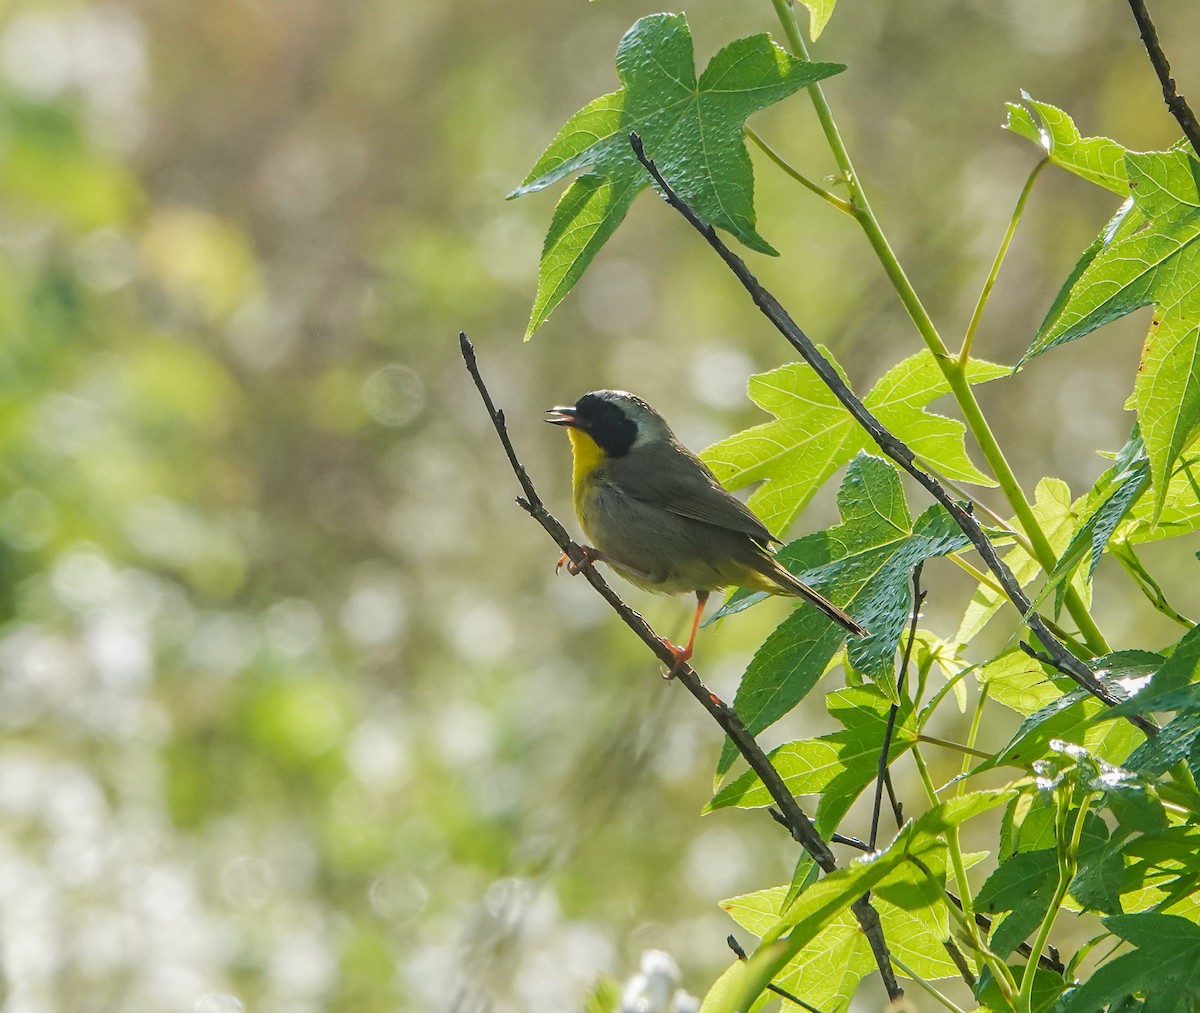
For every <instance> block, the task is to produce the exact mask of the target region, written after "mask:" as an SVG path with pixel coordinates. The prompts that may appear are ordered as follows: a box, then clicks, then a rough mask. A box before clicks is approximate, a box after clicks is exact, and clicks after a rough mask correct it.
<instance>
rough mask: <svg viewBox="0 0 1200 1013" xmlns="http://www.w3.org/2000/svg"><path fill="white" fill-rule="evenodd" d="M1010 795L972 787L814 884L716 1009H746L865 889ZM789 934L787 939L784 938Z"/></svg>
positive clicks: (724, 1012) (938, 848) (717, 1012)
mask: <svg viewBox="0 0 1200 1013" xmlns="http://www.w3.org/2000/svg"><path fill="white" fill-rule="evenodd" d="M1011 797H1012V791H1011V790H1009V789H1001V790H997V791H983V792H973V793H971V794H969V795H962V796H959V797H957V798H954V799H951V800H949V801H947V802H943V803H941V804H940V805H936V806H934V807H933V808H931V809H929V810H927V811H926V812H924V813H922V814H921V816H920V818H919V819H917V820H914V821H912V822H910V823H908V824H906V825H905V827H904V829H902V830H901V831H900V833H898V834H897V835H896V837H895V839H894V840H893V841H892V843H891V844H890V845H889V846H888V847H887V849H886V850H884V851H882V852H878V853H876V854H873V855H869V856H864V857H863V858H860V859H856V860H855V861H853V862H851V863H850V865H849V866H848V867H846V868H844V869H839V870H838V871H837V872H834V873H832V874H830V875H829V876H826V877H825V878H824V879H821V880H819V881H818V882H816V883H814V884H813V885H812V886H811V887H809V889H808V890H806V891H805V892H804V893H802V894H801V895H800V897H799V898H797V900H796V902H795V903H794V904H793V905H792V906H791V907H790V908H788V909H787V910H786V912H784V913H782V914H781V916H780V917H779V919H778V920H777V922H776V923H775V925H774V926H772V927H771V928H770V930H768V931H767V932H765V934H764V938H763V943H762V945H760V946H759V947H758V949H757V950H756V951H755V952H754V954H753V955H752V956H751V957H750V959H749V960H748V961H747V962H746V964H745V965H744V966H743V968H742V975H741V981H740V983H739V984H738V987H737V988H736V989H733V990H731V992H730V993H729V994H728V996H727V997H726V1001H725V1002H724V1003H722V1004H720V1005H717V1006H715V1007H714V1010H713V1013H733V1011H734V1010H741V1009H745V1008H746V1007H747V1006H749V1005H750V1003H751V1002H753V1001H754V1000H755V999H756V998H757V997H758V996H759V995H760V994H761V993H762V992H763V991H764V989H765V988H766V986H767V983H769V982H773V981H774V980H775V979H776V977H777V975H778V974H779V973H780V971H782V969H783V968H784V967H786V966H787V965H788V963H789V962H790V961H791V960H792V959H794V958H795V956H796V955H797V954H799V953H801V952H802V951H803V950H804V948H805V947H806V946H807V945H808V943H810V942H811V941H812V940H813V939H814V938H816V936H817V934H818V933H823V932H824V931H825V929H826V927H828V926H830V925H831V924H832V923H833V922H834V920H835V919H836V918H837V917H838V916H839V914H840V913H841V912H843V911H845V909H846V908H847V907H849V906H850V905H851V904H853V903H854V901H856V900H857V899H858V898H859V897H861V896H862V895H863V894H864V893H866V892H868V891H872V890H875V889H877V888H881V887H882V886H883V885H884V884H885V883H887V881H888V880H889V878H891V877H896V876H900V877H901V878H907V877H906V876H905V874H904V873H902V872H900V871H899V870H902V869H907V868H911V866H910V865H909V859H910V858H914V857H915V858H918V859H921V860H924V859H927V858H935V857H936V856H940V855H942V854H944V853H945V846H946V845H945V834H946V831H947V830H948V829H950V828H951V827H956V826H959V825H960V824H962V823H964V822H966V821H967V820H969V819H972V818H974V817H975V816H978V815H980V814H981V813H983V812H986V811H987V810H989V809H991V808H993V807H994V806H997V805H1003V804H1004V803H1005V802H1006V801H1007V800H1008V799H1010V798H1011ZM784 933H787V935H786V938H780V937H781V936H783V934H784ZM860 935H861V933H860ZM823 942H824V937H822V943H823ZM821 950H822V952H823V950H824V947H823V945H822V947H821Z"/></svg>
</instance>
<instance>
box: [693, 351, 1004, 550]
mask: <svg viewBox="0 0 1200 1013" xmlns="http://www.w3.org/2000/svg"><path fill="white" fill-rule="evenodd" d="M822 352H823V353H824V354H825V355H826V357H828V358H829V360H830V361H831V362H832V363H833V365H834V368H835V369H836V370H837V371H838V373H839V374H840V375H841V376H842V378H843V379H845V374H844V373H843V372H842V369H841V367H840V366H839V365H838V364H837V361H836V360H835V359H834V358H833V356H832V354H831V353H830V351H829V349H827V348H822ZM1010 372H1011V370H1009V369H1008V368H1007V367H1005V366H997V365H995V364H994V363H990V362H984V361H982V360H977V359H976V360H972V361H971V362H970V363H969V364H968V365H967V367H966V375H967V379H968V380H969V381H970V382H971V383H973V384H978V383H986V382H987V381H989V380H995V379H997V378H999V377H1002V376H1007V375H1009V373H1010ZM949 392H950V385H949V383H948V382H947V381H946V378H945V376H944V375H943V374H942V372H941V370H940V369H938V368H937V364H936V363H935V362H934V360H933V356H932V354H930V353H929V352H928V351H922V352H919V353H917V354H916V355H912V356H909V357H908V358H907V359H904V360H902V361H901V362H899V363H897V364H896V365H895V366H893V367H892V368H891V369H890V370H888V371H887V373H885V374H884V375H883V376H882V377H881V378H880V379H879V381H878V382H877V383H876V384H875V386H874V387H872V388H871V391H870V392H869V393H868V394H867V396H866V398H864V403H865V404H866V406H867V407H868V408H870V409H871V411H872V412H874V413H875V415H876V417H878V418H879V420H880V421H881V422H882V423H883V424H884V425H885V426H887V427H888V428H889V429H890V430H891V431H892V432H893V433H895V434H896V435H897V436H899V437H900V439H902V440H904V441H905V442H906V443H907V444H908V445H909V446H910V447H911V448H912V449H913V451H914V452H915V453H916V454H917V455H918V456H919V457H920V458H921V459H922V460H924V461H926V462H927V463H928V464H929V465H930V466H931V467H932V468H934V469H935V470H936V471H938V472H939V473H940V474H942V475H945V476H946V477H947V478H950V479H953V480H954V481H961V482H971V483H974V484H976V485H994V484H995V483H994V482H993V481H992V480H991V479H989V478H988V477H987V476H986V475H984V474H983V473H982V472H981V471H980V470H979V469H978V468H976V467H975V465H974V464H972V463H971V460H970V458H969V457H967V452H966V448H965V445H964V442H963V435H964V433H965V432H966V427H965V426H964V425H963V424H962V423H961V422H959V421H957V420H955V419H949V418H946V417H945V416H942V415H938V414H936V413H934V412H931V411H928V410H927V406H928V405H929V404H931V403H932V402H933V401H935V400H937V399H938V398H939V397H942V396H943V395H945V394H948V393H949ZM749 393H750V400H752V401H753V402H754V403H755V404H756V405H758V406H759V407H760V408H762V409H763V410H764V411H766V412H769V413H770V414H772V415H774V416H775V420H774V421H772V422H766V423H763V424H762V425H758V426H753V427H752V428H750V429H746V430H743V431H742V432H740V433H737V434H735V435H733V436H731V437H729V438H728V439H725V440H722V441H721V442H720V443H716V444H714V445H713V446H711V447H709V448H708V449H707V450H705V451H704V453H703V454H701V455H700V456H701V457H702V458H703V459H704V462H705V463H706V464H707V465H708V466H709V467H710V468H712V469H713V472H714V474H716V476H717V477H718V478H719V479H720V480H721V482H722V484H723V485H725V486H726V487H727V488H730V489H740V488H742V487H743V486H746V485H750V484H751V483H758V482H761V483H762V484H761V485H760V486H759V488H757V489H756V490H755V491H754V492H753V493H752V494H751V496H750V501H749V502H750V506H751V507H752V508H753V509H754V511H755V512H756V513H757V514H758V515H759V517H761V518H762V520H763V523H764V524H766V525H767V527H768V528H769V529H770V530H771V531H773V532H774V533H775V534H777V535H782V534H783V533H784V532H785V531H787V529H788V528H789V527H791V525H792V522H793V521H794V520H795V519H796V517H797V516H799V514H800V512H801V511H802V510H803V509H804V507H805V506H806V505H807V504H808V502H809V501H810V500H811V499H812V497H813V496H814V495H815V493H816V492H817V490H818V489H820V488H821V486H822V485H824V484H825V482H826V481H827V480H828V479H829V477H830V476H831V475H832V474H833V473H834V472H835V471H836V470H837V469H838V468H840V467H841V466H842V465H844V464H846V463H847V462H849V461H850V460H851V459H852V458H853V457H854V455H855V454H856V453H858V452H859V451H860V450H866V449H870V448H872V447H874V443H873V442H872V441H871V440H870V438H869V437H868V436H867V435H866V433H865V432H863V430H862V427H860V426H859V425H858V423H857V422H855V421H854V419H853V418H852V417H851V415H850V413H849V412H847V411H846V409H845V407H844V406H843V405H842V403H841V402H840V401H838V400H837V398H835V397H834V396H833V394H832V393H831V392H830V390H829V388H828V387H827V386H826V385H825V384H824V383H823V382H821V380H820V379H818V377H817V375H816V373H814V372H813V370H812V368H811V367H809V366H808V365H806V364H805V363H800V362H793V363H789V364H788V365H786V366H780V367H779V368H778V369H773V370H771V372H769V373H760V374H758V375H756V376H752V377H750V382H749Z"/></svg>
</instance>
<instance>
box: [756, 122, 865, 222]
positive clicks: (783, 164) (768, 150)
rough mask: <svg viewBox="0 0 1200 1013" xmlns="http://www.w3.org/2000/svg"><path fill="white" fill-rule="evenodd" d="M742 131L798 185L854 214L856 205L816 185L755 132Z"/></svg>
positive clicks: (847, 212)
mask: <svg viewBox="0 0 1200 1013" xmlns="http://www.w3.org/2000/svg"><path fill="white" fill-rule="evenodd" d="M742 129H743V130H744V131H745V134H746V136H747V137H748V138H750V140H752V141H753V142H754V143H755V144H756V145H758V148H759V150H760V151H762V152H763V154H765V155H766V156H767V158H769V159H770V160H771V161H772V162H774V163H775V164H776V165H777V166H779V168H781V169H782V170H783V171H784V172H785V173H787V174H788V175H789V176H791V177H792V179H794V180H795V181H796V182H797V183H799V184H800V185H801V186H803V187H806V188H808V189H809V190H811V191H812V192H813V193H815V194H816V195H817V196H818V197H820V198H821V199H822V200H824V201H828V202H829V203H830V204H832V205H833V206H834V207H835V208H837V209H838V210H839V211H843V212H845V213H846V214H848V215H853V214H854V205H852V204H851V203H850V202H849V201H848V200H842V198H841V197H838V196H837V195H835V194H832V193H830V192H829V191H828V190H826V189H825V188H824V187H823V186H819V185H818V184H816V183H814V182H813V181H812V180H811V179H809V178H808V177H807V176H805V175H804V174H803V173H802V172H800V171H799V170H798V169H796V168H794V167H793V166H792V165H790V164H789V163H788V162H787V161H786V160H785V159H784V157H783V156H782V155H780V154H779V152H777V151H776V150H775V149H774V148H772V147H771V146H770V145H769V144H767V142H766V141H764V140H763V139H762V138H761V137H759V136H758V134H756V133H755V132H754V131H753V130H751V129H750V127H743V128H742Z"/></svg>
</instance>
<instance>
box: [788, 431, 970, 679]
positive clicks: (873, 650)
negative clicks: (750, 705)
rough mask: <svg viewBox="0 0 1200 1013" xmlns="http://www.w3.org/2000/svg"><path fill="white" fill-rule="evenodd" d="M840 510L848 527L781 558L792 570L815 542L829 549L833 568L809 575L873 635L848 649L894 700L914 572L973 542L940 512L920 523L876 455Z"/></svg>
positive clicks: (862, 457) (849, 478)
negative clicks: (897, 660) (897, 656)
mask: <svg viewBox="0 0 1200 1013" xmlns="http://www.w3.org/2000/svg"><path fill="white" fill-rule="evenodd" d="M838 509H839V510H840V512H841V515H842V523H841V524H839V525H836V526H835V527H832V528H829V529H828V530H826V531H823V532H819V533H817V534H815V535H807V536H805V537H803V538H800V539H797V540H796V541H795V542H792V543H790V544H789V545H785V546H784V547H783V548H782V549H780V550H779V554H778V558H779V559H780V561H781V562H783V564H784V565H785V566H789V563H790V561H791V559H792V558H793V557H801V558H802V556H803V554H804V550H806V549H807V547H808V545H810V544H811V543H812V542H814V541H819V542H821V543H823V544H824V546H825V549H826V552H827V554H828V556H829V559H830V561H829V562H828V563H826V564H824V565H823V566H820V567H816V568H814V569H812V570H809V571H807V575H808V577H810V578H811V579H812V581H813V582H815V583H816V584H817V585H818V586H821V587H825V588H828V589H829V590H830V591H831V593H833V595H834V596H835V599H836V600H837V601H838V602H840V603H843V604H844V606H845V607H846V608H848V609H849V610H850V612H851V613H852V614H853V615H854V616H856V617H857V618H858V619H859V621H860V622H862V624H863V625H864V626H865V627H866V628H867V629H868V630H870V632H871V635H870V636H867V637H858V638H855V639H854V640H852V641H850V642H849V643H848V644H847V647H846V654H847V657H848V658H849V661H850V664H851V665H853V666H854V668H855V670H856V671H858V672H861V673H863V674H864V675H866V676H868V677H869V678H870V679H872V680H873V681H874V682H875V683H876V684H877V685H878V686H879V687H880V688H881V689H882V690H883V691H884V693H885V694H887V696H888V697H889V699H894V697H895V686H894V685H893V683H894V679H895V652H896V648H897V646H898V645H899V643H900V639H901V636H902V635H903V632H904V629H905V626H906V624H907V623H908V621H909V618H910V614H911V611H912V593H911V588H910V577H911V574H912V569H913V567H914V566H916V565H917V563H920V562H923V561H924V560H926V559H931V558H934V557H937V556H945V555H949V554H950V553H951V552H955V551H957V550H959V549H961V548H964V547H965V546H966V545H967V544H969V543H968V540H967V537H966V535H964V534H963V532H962V529H961V528H959V526H958V525H957V524H956V523H955V522H954V520H953V519H952V518H951V517H950V515H949V514H948V513H947V512H946V511H945V510H944V509H943V508H942V507H940V506H935V507H930V508H929V509H927V510H926V511H925V512H924V513H922V514H921V516H920V517H918V518H917V519H916V521H915V522H914V521H913V520H912V519H911V515H910V514H909V512H908V506H907V504H906V503H905V501H904V491H903V489H902V487H901V485H900V476H899V475H898V474H897V472H896V469H895V468H894V467H893V466H892V465H891V464H890V463H888V462H887V461H884V460H883V459H882V458H879V457H872V456H870V455H868V454H859V455H858V456H857V457H856V458H855V459H854V460H853V461H852V462H851V464H850V467H849V468H848V469H847V471H846V477H845V479H844V480H843V482H842V485H841V488H840V489H839V490H838ZM790 568H791V567H790V566H789V569H790Z"/></svg>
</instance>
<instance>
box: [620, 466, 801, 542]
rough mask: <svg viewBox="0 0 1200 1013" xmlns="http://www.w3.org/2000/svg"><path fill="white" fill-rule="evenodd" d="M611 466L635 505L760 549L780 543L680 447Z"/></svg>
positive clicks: (706, 468)
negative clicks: (707, 526)
mask: <svg viewBox="0 0 1200 1013" xmlns="http://www.w3.org/2000/svg"><path fill="white" fill-rule="evenodd" d="M609 466H610V468H611V469H612V474H613V478H614V480H615V481H616V482H617V484H618V485H619V486H620V488H621V489H622V490H623V491H624V492H625V493H626V494H627V495H629V496H632V497H633V498H634V499H638V500H641V501H642V502H644V503H650V504H653V505H655V506H658V507H661V508H662V509H664V510H668V511H670V512H671V513H673V514H677V515H679V516H680V517H687V518H689V519H691V520H694V521H701V522H703V523H705V524H712V525H714V526H715V527H718V528H725V529H726V530H728V531H736V532H738V533H739V534H743V535H748V536H749V537H750V538H752V539H753V540H754V541H756V542H758V543H760V544H762V545H767V544H768V543H770V542H777V541H779V539H778V538H776V537H775V536H774V535H772V534H771V532H770V531H768V530H767V528H766V526H765V525H764V524H763V522H762V521H760V520H759V519H758V518H757V517H756V516H755V515H754V514H753V513H752V512H751V510H750V509H749V507H747V506H746V505H745V504H744V503H742V502H741V501H740V500H738V499H736V498H735V497H733V496H732V495H730V494H729V493H728V492H726V490H725V489H724V488H722V486H721V483H720V482H718V481H717V479H716V476H715V475H713V473H712V472H711V471H709V470H708V467H707V465H705V464H704V462H703V461H701V460H700V458H698V457H697V456H696V455H695V454H693V453H692V452H691V451H690V450H688V449H687V448H686V447H684V446H682V445H680V444H678V443H667V442H662V443H654V444H650V445H647V446H644V447H636V448H634V449H633V450H631V451H630V452H629V453H628V454H626V455H625V456H624V457H617V458H612V459H610V461H609Z"/></svg>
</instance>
